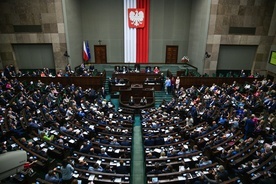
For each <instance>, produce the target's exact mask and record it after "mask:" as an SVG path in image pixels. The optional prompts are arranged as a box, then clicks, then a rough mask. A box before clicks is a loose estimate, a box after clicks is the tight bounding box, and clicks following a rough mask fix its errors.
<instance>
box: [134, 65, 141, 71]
mask: <svg viewBox="0 0 276 184" xmlns="http://www.w3.org/2000/svg"><path fill="white" fill-rule="evenodd" d="M134 71H135V72H140V64H135V65H134Z"/></svg>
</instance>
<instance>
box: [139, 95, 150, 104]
mask: <svg viewBox="0 0 276 184" xmlns="http://www.w3.org/2000/svg"><path fill="white" fill-rule="evenodd" d="M147 103H148V102H147V99H146V97H145V96H144V97H143V98H141V100H140V105H146V104H147Z"/></svg>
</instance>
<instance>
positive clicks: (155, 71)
mask: <svg viewBox="0 0 276 184" xmlns="http://www.w3.org/2000/svg"><path fill="white" fill-rule="evenodd" d="M153 72H154V73H156V74H158V73H159V72H160V70H159V68H158V67H157V66H156V67H154V69H153Z"/></svg>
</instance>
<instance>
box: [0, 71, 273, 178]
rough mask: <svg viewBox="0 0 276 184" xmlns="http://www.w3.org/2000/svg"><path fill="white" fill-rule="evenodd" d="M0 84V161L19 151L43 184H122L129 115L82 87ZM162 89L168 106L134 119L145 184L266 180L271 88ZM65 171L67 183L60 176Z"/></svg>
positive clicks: (266, 85) (128, 157) (126, 161)
mask: <svg viewBox="0 0 276 184" xmlns="http://www.w3.org/2000/svg"><path fill="white" fill-rule="evenodd" d="M0 84H1V91H0V95H1V98H0V123H1V135H0V136H1V140H0V141H1V147H0V152H1V153H4V152H7V151H13V150H18V149H24V150H26V151H27V152H28V161H29V162H32V161H34V160H37V162H35V163H34V164H33V165H34V167H37V168H44V169H45V168H46V169H47V173H45V178H44V179H45V180H47V181H50V182H56V183H58V182H60V180H61V179H62V180H63V181H66V180H72V179H73V178H72V176H74V177H75V178H82V179H83V180H93V179H95V180H96V178H97V179H98V180H100V179H101V178H104V177H109V178H111V180H115V179H116V178H118V177H120V178H123V179H122V180H123V181H124V182H126V183H127V182H128V178H127V177H126V176H129V174H130V160H131V152H130V150H131V139H132V137H131V134H132V124H133V117H132V116H131V115H126V114H123V113H120V112H119V111H116V110H115V107H114V105H113V104H112V103H111V102H110V101H107V100H106V99H105V98H104V96H102V95H101V93H100V92H99V91H97V90H95V89H92V88H91V89H86V90H83V89H82V88H81V87H78V86H75V85H74V84H72V85H70V86H66V87H63V86H62V85H60V84H54V83H51V84H43V83H41V82H35V83H31V84H24V83H22V82H19V81H18V80H17V79H16V78H11V79H8V78H7V77H5V76H3V77H2V78H1V81H0ZM172 90H174V95H175V97H174V98H173V99H172V100H171V101H169V102H166V101H164V102H163V103H162V104H161V105H160V107H159V108H150V109H145V110H143V111H142V112H141V121H142V126H143V137H144V145H145V157H146V172H147V177H148V180H149V181H151V182H152V181H155V180H156V177H157V178H158V179H159V180H165V179H168V178H169V179H170V181H171V182H172V181H174V180H177V181H178V180H186V179H190V180H191V181H193V182H194V183H207V182H216V183H221V182H222V181H227V180H230V179H229V176H230V174H231V173H233V176H234V177H235V178H234V179H236V180H238V178H242V177H243V176H245V174H249V176H248V177H250V179H251V180H250V181H251V182H255V183H256V182H259V181H263V180H265V179H267V177H270V179H273V173H274V172H275V164H276V160H275V154H276V150H275V149H276V135H275V130H276V119H275V108H276V95H275V84H274V83H272V82H271V81H269V80H266V79H263V80H260V81H258V80H255V81H254V82H253V83H251V84H245V85H240V84H237V83H236V82H234V83H233V84H223V85H221V86H218V85H216V84H213V85H212V86H204V85H202V86H201V87H199V88H197V87H194V86H191V87H190V88H186V89H184V88H183V87H182V88H181V87H180V88H177V89H175V88H173V89H172ZM141 100H142V101H141V103H144V102H143V99H141ZM65 153H66V154H65ZM54 158H58V160H64V161H62V162H61V161H58V160H55V162H52V160H53V159H54ZM57 162H58V163H57ZM50 164H53V165H50ZM67 170H68V171H70V172H72V176H70V177H68V176H66V175H65V174H64V172H65V171H67ZM120 174H121V175H120ZM95 176H97V177H96V178H94V177H95ZM257 177H259V178H261V179H259V180H255V178H257ZM262 177H264V178H262ZM91 178H93V179H91ZM236 180H235V181H236Z"/></svg>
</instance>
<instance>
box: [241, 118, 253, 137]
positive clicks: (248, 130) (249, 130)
mask: <svg viewBox="0 0 276 184" xmlns="http://www.w3.org/2000/svg"><path fill="white" fill-rule="evenodd" d="M253 117H254V116H253V115H252V116H251V118H248V119H247V120H246V121H245V127H244V130H245V131H244V140H245V139H247V138H248V137H251V136H252V134H253V132H254V130H255V123H254V121H253V120H252V118H253Z"/></svg>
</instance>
